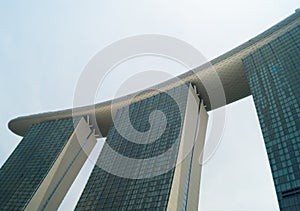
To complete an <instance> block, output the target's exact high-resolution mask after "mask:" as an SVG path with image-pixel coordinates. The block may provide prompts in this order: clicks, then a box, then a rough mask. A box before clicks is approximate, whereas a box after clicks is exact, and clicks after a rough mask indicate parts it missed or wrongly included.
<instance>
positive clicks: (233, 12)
mask: <svg viewBox="0 0 300 211" xmlns="http://www.w3.org/2000/svg"><path fill="white" fill-rule="evenodd" d="M298 7H300V4H299V2H298V1H296V0H290V1H285V0H265V1H259V0H252V1H241V0H228V1H224V0H210V1H199V0H198V1H196V0H187V1H176V0H173V1H158V0H152V1H141V0H130V1H114V0H112V1H106V2H104V1H92V0H91V1H48V2H39V1H26V2H25V1H23V2H15V1H6V2H4V1H1V2H0V74H1V75H0V90H1V91H0V98H1V102H2V103H1V104H0V116H1V118H0V135H1V136H0V137H1V140H0V166H2V165H3V163H4V162H5V160H6V159H7V158H8V157H9V155H10V154H11V153H12V151H13V150H14V149H15V147H16V146H17V145H18V143H19V142H20V140H21V137H19V136H17V135H15V134H13V133H12V132H10V131H9V130H8V128H7V123H8V121H9V120H11V119H13V118H15V117H18V116H24V115H29V114H34V113H41V112H46V111H55V110H60V109H64V108H70V107H72V105H73V96H74V90H75V87H76V84H77V81H78V79H79V76H80V74H81V72H82V70H83V69H84V67H85V65H86V64H87V62H88V61H89V60H90V59H91V58H92V57H93V56H94V55H95V54H96V53H97V52H98V51H99V50H101V49H103V48H104V47H105V46H107V45H109V44H111V43H113V42H115V41H118V40H120V39H123V38H126V37H130V36H133V35H140V34H162V35H168V36H172V37H175V38H178V39H181V40H183V41H185V42H187V43H189V44H191V45H192V46H194V47H195V48H197V49H198V50H199V51H200V52H201V53H202V54H203V55H204V56H205V57H206V58H207V59H208V60H211V59H213V58H216V57H217V56H219V55H221V54H223V53H225V52H227V51H229V50H230V49H232V48H234V47H236V46H238V45H240V44H242V43H244V42H246V41H248V40H249V39H251V38H252V37H254V36H255V35H257V34H259V33H261V32H263V31H265V30H266V29H267V28H269V27H271V26H272V25H274V24H275V23H277V22H279V21H280V20H282V19H284V18H285V17H287V16H289V15H290V14H292V13H293V12H294V10H295V9H296V8H298ZM144 62H146V63H149V61H144ZM148 65H149V64H148ZM125 67H126V66H125ZM125 69H126V68H125ZM125 69H124V68H123V71H126V70H125ZM109 85H110V86H113V85H114V84H109ZM103 89H104V90H108V87H103ZM226 109H227V114H228V115H227V117H226V125H225V131H224V134H223V136H222V140H221V142H220V145H219V147H218V148H217V150H216V152H215V154H214V156H213V157H212V158H211V159H210V160H209V161H208V162H207V163H206V164H205V165H204V166H203V174H202V178H201V194H200V203H199V208H200V210H206V211H213V210H220V209H222V210H241V208H242V209H243V210H254V209H256V210H276V209H278V207H277V206H278V205H277V202H276V196H275V190H274V185H273V182H272V178H271V174H270V167H269V165H268V161H267V156H266V151H265V148H264V143H263V139H262V135H261V130H260V128H259V124H258V119H257V115H256V111H255V107H254V104H253V99H252V97H251V96H250V97H247V98H245V99H242V100H240V101H239V102H235V103H233V104H230V105H228V106H226ZM212 113H213V112H210V115H211V114H212ZM98 151H99V149H98ZM94 153H96V150H95V152H94ZM89 165H90V167H89ZM89 169H91V164H89V162H87V164H86V165H85V166H84V168H83V170H82V171H81V172H80V175H79V177H78V178H77V180H76V182H77V183H76V182H75V183H74V185H73V186H72V187H71V189H70V191H69V193H68V195H67V197H66V199H65V200H64V202H63V204H62V205H61V209H62V210H71V209H72V206H74V200H73V199H74V198H76V196H75V195H76V193H77V195H78V194H80V193H78V192H79V190H80V189H82V187H80V184H83V183H84V182H83V181H84V176H85V177H87V175H88V172H89ZM72 191H73V192H72ZM77 198H78V196H77ZM72 202H73V205H72Z"/></svg>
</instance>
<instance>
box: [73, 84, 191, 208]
mask: <svg viewBox="0 0 300 211" xmlns="http://www.w3.org/2000/svg"><path fill="white" fill-rule="evenodd" d="M169 94H172V95H169ZM171 96H172V97H174V96H175V100H174V98H172V97H171ZM187 96H188V87H187V86H186V85H182V86H179V87H177V88H173V89H171V90H169V91H168V92H166V93H160V94H157V95H155V96H152V97H149V98H147V99H145V100H142V101H139V102H137V103H133V104H131V105H130V106H128V107H125V108H122V109H120V110H118V111H117V113H116V117H115V123H114V124H113V126H112V127H111V129H110V131H109V133H108V136H107V139H106V142H105V144H104V146H103V149H102V151H101V153H100V156H99V158H98V161H100V162H101V163H109V164H110V165H111V166H112V168H122V167H123V168H131V169H130V171H132V172H138V173H139V175H144V176H146V177H144V178H136V179H135V178H129V177H127V178H125V177H122V176H121V175H118V176H117V175H114V174H111V173H109V172H107V171H105V170H103V168H100V167H98V166H95V167H94V169H93V171H92V174H91V176H90V178H89V180H88V183H87V185H86V187H85V189H84V191H83V193H82V195H81V198H80V200H79V202H78V204H77V207H76V210H145V209H148V210H149V209H150V210H166V208H167V205H168V199H169V195H170V190H171V186H172V180H173V176H174V171H175V168H174V167H171V166H175V164H176V159H177V152H178V148H179V142H180V136H181V130H182V123H183V118H184V113H182V112H181V111H185V108H186V102H187ZM126 109H129V116H130V121H131V123H132V126H133V127H134V128H135V129H136V130H138V131H141V132H146V131H148V130H151V131H150V134H149V136H148V137H145V140H144V141H145V143H147V141H149V138H150V137H151V136H152V135H153V134H155V133H157V129H158V128H159V127H160V126H159V123H160V122H162V121H161V117H159V116H155V117H153V116H152V117H153V119H152V120H153V122H154V124H153V125H152V127H151V129H150V124H149V116H151V115H150V114H151V112H152V111H154V110H160V111H162V112H163V113H164V115H165V117H166V120H167V126H166V129H165V130H164V133H163V134H162V135H161V136H160V137H159V138H158V139H157V140H155V141H153V142H151V143H147V144H138V143H133V142H131V141H128V140H127V139H126V138H124V137H123V136H121V135H120V133H119V131H118V130H117V129H116V126H115V124H116V123H118V121H121V119H122V115H126V112H125V111H126ZM127 124H128V123H126V124H122V127H124V129H125V130H124V131H128V133H130V127H129V126H128V125H127ZM118 125H119V124H118ZM172 146H176V147H175V151H174V152H175V153H172V154H169V156H164V159H159V160H156V161H155V160H153V162H150V163H147V165H144V164H141V165H136V166H125V167H124V166H120V163H119V162H118V161H117V159H116V157H114V155H113V154H110V153H107V152H108V151H109V150H108V147H110V148H112V149H113V150H115V151H116V152H117V153H118V154H121V155H122V156H125V157H129V158H134V159H149V158H153V157H157V156H159V155H161V154H162V153H165V152H166V151H167V150H169V149H170V148H171V147H172ZM165 166H170V167H171V168H170V169H169V170H168V171H167V172H164V173H163V174H157V175H155V176H150V177H147V173H149V172H159V171H160V170H161V169H162V168H163V167H165ZM189 170H190V168H189ZM185 200H186V198H185ZM183 204H185V202H183Z"/></svg>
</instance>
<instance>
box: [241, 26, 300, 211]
mask: <svg viewBox="0 0 300 211" xmlns="http://www.w3.org/2000/svg"><path fill="white" fill-rule="evenodd" d="M299 61H300V26H299V25H298V26H297V27H295V28H293V29H291V30H290V31H288V32H287V33H285V34H284V35H282V36H280V37H279V38H277V39H275V40H273V41H272V42H270V43H269V44H267V45H265V46H263V47H262V48H260V49H259V50H257V51H256V52H254V53H253V54H251V55H249V56H248V57H246V58H245V59H244V60H243V65H244V69H245V73H246V76H247V79H248V81H249V85H250V89H251V93H252V95H253V99H254V102H255V106H256V110H257V114H258V118H259V122H260V125H261V128H262V133H263V137H264V141H265V145H266V149H267V153H268V157H269V161H270V165H271V170H272V174H273V179H274V183H275V188H276V192H277V197H278V201H279V205H280V208H281V209H282V210H295V209H296V208H299V207H300V92H299V90H300V62H299Z"/></svg>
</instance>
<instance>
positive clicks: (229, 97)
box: [8, 10, 300, 136]
mask: <svg viewBox="0 0 300 211" xmlns="http://www.w3.org/2000/svg"><path fill="white" fill-rule="evenodd" d="M299 23H300V11H298V10H296V12H295V13H294V14H292V15H291V16H289V17H287V18H286V19H284V20H283V21H281V22H279V23H278V24H276V25H274V26H273V27H271V28H270V29H268V30H266V31H264V32H263V33H261V34H259V35H258V36H256V37H254V38H253V39H250V40H249V41H247V42H245V43H244V44H242V45H240V46H238V47H236V48H234V49H232V50H230V51H229V52H227V53H225V54H223V55H221V56H219V57H217V58H216V59H213V60H212V61H211V62H210V63H211V64H212V67H213V68H214V69H215V70H216V72H217V74H218V76H219V78H220V80H221V82H222V85H223V88H224V91H225V96H226V103H220V104H219V105H214V106H212V105H211V103H210V100H209V99H210V96H208V94H207V92H206V90H205V88H204V85H203V84H202V83H201V81H199V79H198V77H202V76H203V75H205V79H207V80H210V81H209V83H212V84H214V83H216V81H214V79H211V77H209V76H210V68H207V65H203V66H200V67H198V68H195V69H194V70H191V71H188V72H186V73H184V74H182V75H180V76H179V78H181V79H182V81H183V82H191V83H193V84H195V85H196V86H197V89H198V92H199V93H200V97H201V98H202V99H203V100H204V102H205V104H206V107H207V110H213V109H216V108H218V107H221V106H224V105H226V104H229V103H232V102H235V101H237V100H239V99H242V98H244V97H247V96H249V95H250V94H251V93H250V88H249V86H248V82H247V79H246V76H245V74H244V71H243V64H242V59H243V58H245V57H246V56H248V55H249V54H251V53H253V52H254V51H256V50H257V49H259V48H261V47H262V46H264V45H266V44H267V43H269V42H270V41H272V40H274V39H276V38H278V37H280V36H281V35H283V34H284V33H286V32H287V31H289V30H291V29H293V28H295V27H297V26H299ZM207 76H208V77H207ZM212 78H213V77H212ZM176 81H177V80H172V79H171V80H169V81H166V82H163V83H161V84H159V85H157V86H159V87H160V89H169V88H172V87H174V86H176V85H178V83H177V82H176ZM156 93H157V92H155V91H146V92H144V93H143V94H141V95H139V97H138V98H136V99H135V100H136V101H138V100H142V99H145V98H147V97H150V96H152V95H154V94H156ZM130 96H132V95H128V96H124V97H120V98H118V99H117V100H116V103H115V100H114V106H116V107H122V106H125V105H128V104H130V103H132V102H129V101H128V99H129V97H130ZM110 107H111V101H106V102H102V103H98V104H96V105H95V107H94V106H86V107H82V108H78V109H76V111H75V113H72V109H66V110H60V111H55V112H47V113H41V114H34V115H29V116H23V117H18V118H15V119H12V120H11V121H10V122H9V123H8V127H9V129H10V130H11V131H12V132H14V133H15V134H17V135H20V136H24V135H25V133H26V132H27V130H28V129H29V127H30V126H31V125H32V124H36V123H40V122H45V121H53V120H57V119H61V118H67V117H72V114H73V115H76V116H80V115H89V114H91V113H92V112H93V108H95V114H96V119H97V124H98V126H99V128H100V130H101V134H102V135H103V136H106V134H107V132H108V130H109V128H110V126H111V124H112V117H111V108H110Z"/></svg>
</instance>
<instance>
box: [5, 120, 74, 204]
mask: <svg viewBox="0 0 300 211" xmlns="http://www.w3.org/2000/svg"><path fill="white" fill-rule="evenodd" d="M76 121H77V120H76ZM77 123H78V122H75V123H74V124H73V119H72V118H67V119H60V120H56V121H49V122H42V123H39V124H34V125H32V126H31V128H30V129H29V130H28V131H27V133H26V135H25V136H24V138H23V139H22V141H21V143H20V144H19V145H18V146H17V148H16V149H15V150H14V152H13V153H12V154H11V156H10V157H9V158H8V160H7V161H6V162H5V164H4V165H3V166H2V168H1V169H0V210H24V209H25V207H26V205H27V204H28V202H29V201H30V199H31V197H32V196H33V195H34V193H35V191H36V190H37V189H38V187H39V185H40V184H41V183H42V181H43V180H44V178H45V177H46V175H47V173H48V172H49V170H50V168H51V167H52V165H53V163H54V162H55V160H56V158H57V157H58V156H59V154H60V152H61V151H62V149H63V148H64V146H65V144H66V143H67V141H68V139H69V137H70V135H71V134H72V133H73V131H74V125H76V124H77Z"/></svg>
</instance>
